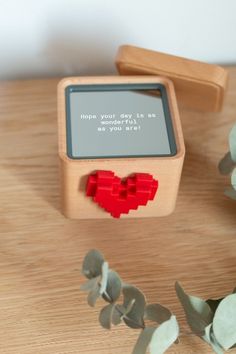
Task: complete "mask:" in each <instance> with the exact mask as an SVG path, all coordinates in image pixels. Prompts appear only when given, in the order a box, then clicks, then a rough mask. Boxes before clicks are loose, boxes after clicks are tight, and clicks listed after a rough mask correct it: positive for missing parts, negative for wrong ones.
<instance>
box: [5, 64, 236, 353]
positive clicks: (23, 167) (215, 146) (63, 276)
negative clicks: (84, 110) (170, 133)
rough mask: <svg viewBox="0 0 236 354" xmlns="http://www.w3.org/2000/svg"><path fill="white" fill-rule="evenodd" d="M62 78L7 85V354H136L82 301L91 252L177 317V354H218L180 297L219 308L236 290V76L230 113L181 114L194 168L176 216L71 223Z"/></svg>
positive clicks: (189, 165)
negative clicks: (62, 175)
mask: <svg viewBox="0 0 236 354" xmlns="http://www.w3.org/2000/svg"><path fill="white" fill-rule="evenodd" d="M58 81H59V79H58V80H57V79H50V80H35V81H18V82H5V83H1V85H0V117H1V118H0V144H1V149H0V156H1V167H0V195H1V205H0V209H1V213H0V215H1V216H0V217H1V220H0V232H1V237H0V251H1V258H0V262H1V265H0V273H1V274H0V353H1V354H93V353H99V354H130V353H131V350H132V347H133V345H134V343H135V340H136V338H137V336H138V332H137V331H135V330H131V329H126V327H124V326H120V327H118V328H116V329H114V330H112V331H111V332H108V331H105V330H103V329H102V328H100V326H99V324H98V321H97V317H98V313H99V309H100V308H101V306H102V304H103V303H102V302H99V303H98V306H97V307H96V308H95V309H91V308H89V307H88V306H87V304H86V295H85V293H83V292H80V290H79V287H80V284H81V282H82V281H83V279H82V277H81V275H80V267H81V261H82V258H83V256H84V255H85V253H86V252H87V251H88V250H89V249H91V248H95V247H96V248H98V249H100V250H101V251H103V252H104V254H105V256H106V258H107V259H108V260H109V261H110V266H111V267H113V268H114V269H116V270H117V271H118V272H119V273H120V275H121V276H122V277H123V278H124V279H125V280H126V281H127V282H130V283H132V284H135V285H136V286H138V287H140V288H141V289H142V290H143V291H144V292H145V293H146V295H147V299H148V301H150V302H156V301H157V302H160V303H162V304H163V305H166V306H168V307H170V308H171V310H172V311H173V312H174V313H175V314H176V315H177V318H178V320H179V321H180V324H181V328H182V336H181V343H180V344H179V345H176V346H174V347H172V349H171V350H170V351H169V353H172V354H174V353H175V354H192V353H201V354H202V353H204V354H205V353H211V350H210V349H209V348H208V346H207V345H206V344H204V343H203V342H202V341H201V340H200V339H198V338H196V337H195V336H193V335H191V334H190V333H189V329H188V327H187V325H186V322H185V320H184V315H183V311H182V309H181V308H180V305H179V303H178V300H177V298H176V296H175V292H174V282H175V280H177V279H178V280H179V281H180V282H181V284H182V285H183V287H184V288H185V289H186V291H188V292H190V293H193V294H195V295H197V296H201V297H205V298H208V297H213V296H216V297H220V296H222V295H225V294H227V293H229V292H230V291H231V290H232V289H233V287H235V285H236V276H235V274H236V258H235V256H236V217H235V215H236V203H235V202H233V201H231V200H229V199H227V197H225V196H224V195H223V190H224V188H225V186H226V185H227V184H228V183H229V179H228V178H227V177H222V176H220V175H219V173H218V171H217V167H216V166H217V163H218V161H219V159H220V158H221V157H222V155H223V154H224V153H225V152H226V150H227V134H228V132H229V130H230V128H231V127H232V125H233V123H234V122H235V121H236V68H231V69H230V85H229V86H230V87H229V92H228V94H227V97H226V104H225V109H224V110H223V112H222V113H221V114H199V113H195V112H187V111H182V110H181V111H180V113H181V120H182V125H183V131H184V136H185V143H186V150H187V151H186V152H187V154H186V159H185V163H184V169H183V177H182V180H181V185H180V194H179V197H178V200H177V208H176V210H175V212H174V214H172V215H171V216H169V217H164V218H151V219H150V218H145V219H135V220H134V219H121V220H115V219H109V220H84V221H81V220H80V221H78V220H68V219H65V218H64V217H63V216H62V215H61V213H60V211H59V185H58V175H59V169H58V157H57V155H58V154H57V113H56V85H57V83H58Z"/></svg>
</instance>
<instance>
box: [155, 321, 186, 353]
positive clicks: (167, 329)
mask: <svg viewBox="0 0 236 354" xmlns="http://www.w3.org/2000/svg"><path fill="white" fill-rule="evenodd" d="M178 336H179V325H178V322H177V320H176V317H175V316H173V315H172V316H171V318H170V319H169V320H168V321H165V322H163V323H162V324H161V325H160V326H159V327H158V328H157V329H156V330H155V332H154V333H153V335H152V339H151V342H150V346H149V347H150V354H163V353H165V351H166V350H167V349H168V348H169V347H170V346H171V345H172V344H173V343H174V342H175V341H176V339H177V338H178Z"/></svg>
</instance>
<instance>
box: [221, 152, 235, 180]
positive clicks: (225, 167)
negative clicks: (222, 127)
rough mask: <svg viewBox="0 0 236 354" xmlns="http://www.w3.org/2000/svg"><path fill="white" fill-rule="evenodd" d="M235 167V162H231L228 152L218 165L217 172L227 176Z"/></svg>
mask: <svg viewBox="0 0 236 354" xmlns="http://www.w3.org/2000/svg"><path fill="white" fill-rule="evenodd" d="M234 167H235V162H234V161H233V160H232V157H231V153H230V151H229V152H227V154H226V155H225V156H224V157H223V159H222V160H220V163H219V166H218V168H219V171H220V173H221V174H222V175H228V174H229V173H231V172H232V170H233V168H234Z"/></svg>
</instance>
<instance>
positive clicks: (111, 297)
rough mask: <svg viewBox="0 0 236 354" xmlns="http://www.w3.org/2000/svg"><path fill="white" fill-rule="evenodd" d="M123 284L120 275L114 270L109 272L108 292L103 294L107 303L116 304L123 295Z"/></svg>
mask: <svg viewBox="0 0 236 354" xmlns="http://www.w3.org/2000/svg"><path fill="white" fill-rule="evenodd" d="M121 289H122V282H121V279H120V277H119V275H118V274H117V273H116V272H114V271H113V270H109V272H108V277H107V285H106V291H105V293H104V294H103V298H104V300H105V301H107V302H110V303H113V302H116V301H117V300H118V299H119V297H120V294H121Z"/></svg>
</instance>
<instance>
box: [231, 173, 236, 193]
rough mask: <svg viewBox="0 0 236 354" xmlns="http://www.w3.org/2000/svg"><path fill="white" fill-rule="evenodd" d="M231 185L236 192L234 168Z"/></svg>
mask: <svg viewBox="0 0 236 354" xmlns="http://www.w3.org/2000/svg"><path fill="white" fill-rule="evenodd" d="M231 184H232V186H233V189H234V190H235V191H236V168H234V170H233V172H232V175H231Z"/></svg>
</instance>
